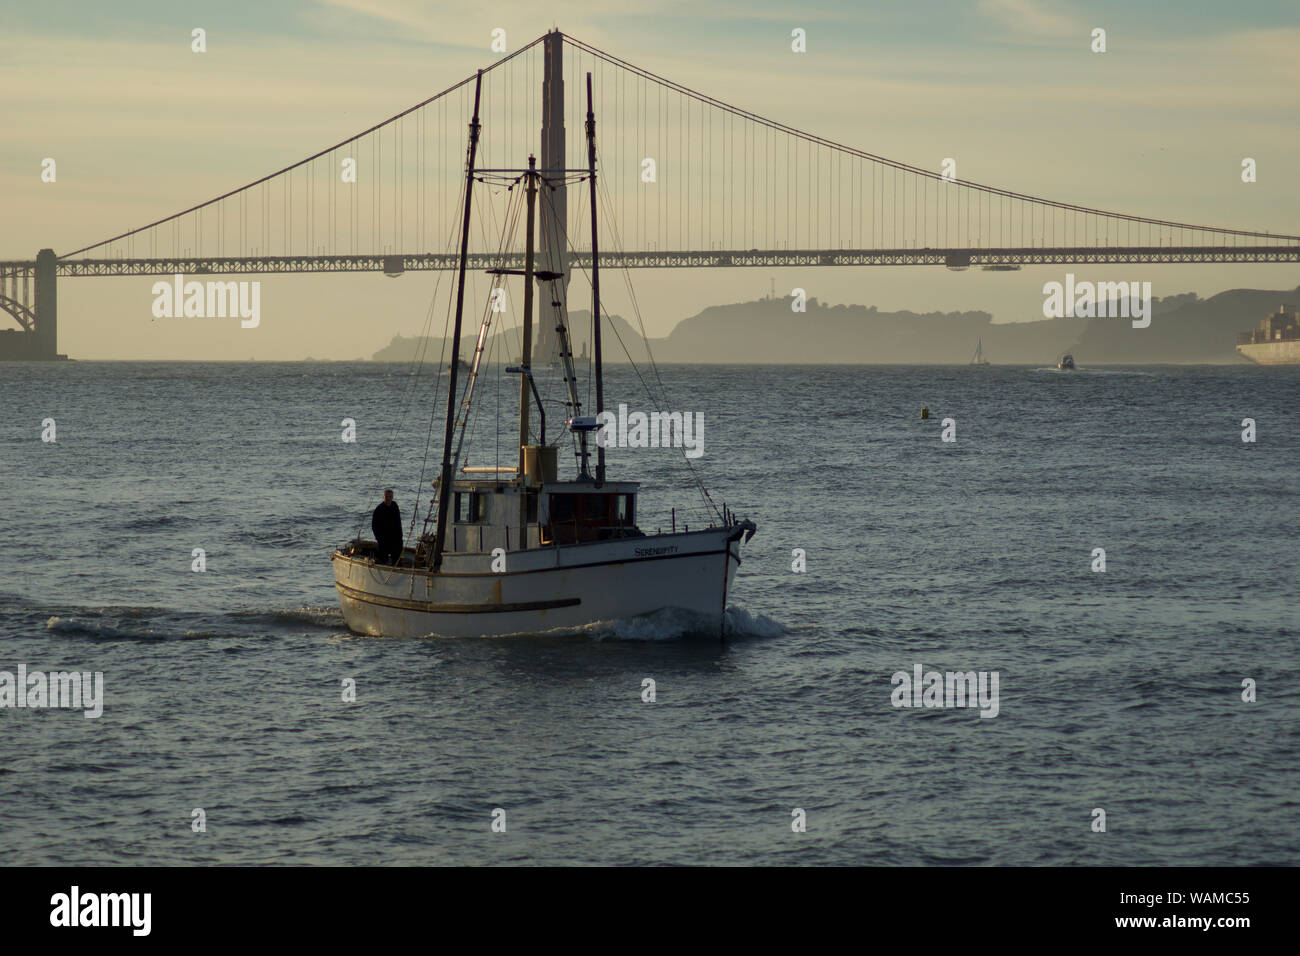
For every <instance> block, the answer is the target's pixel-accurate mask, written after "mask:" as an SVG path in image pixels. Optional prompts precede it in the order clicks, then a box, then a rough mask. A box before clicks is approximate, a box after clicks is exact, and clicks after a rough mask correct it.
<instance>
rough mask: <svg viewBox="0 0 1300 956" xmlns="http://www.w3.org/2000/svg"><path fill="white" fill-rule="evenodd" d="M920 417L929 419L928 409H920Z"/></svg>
mask: <svg viewBox="0 0 1300 956" xmlns="http://www.w3.org/2000/svg"><path fill="white" fill-rule="evenodd" d="M921 417H922V418H929V417H930V409H928V408H922V409H921Z"/></svg>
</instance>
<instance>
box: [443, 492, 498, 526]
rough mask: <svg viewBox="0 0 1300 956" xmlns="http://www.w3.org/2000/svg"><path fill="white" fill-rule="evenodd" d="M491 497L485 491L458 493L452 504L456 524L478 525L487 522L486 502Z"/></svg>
mask: <svg viewBox="0 0 1300 956" xmlns="http://www.w3.org/2000/svg"><path fill="white" fill-rule="evenodd" d="M491 497H492V496H491V495H490V494H489V493H488V492H486V491H458V492H456V498H455V500H454V502H453V503H452V508H453V510H454V511H455V513H456V517H455V521H456V523H457V524H480V523H482V522H484V521H487V520H488V502H489V501H490V500H491Z"/></svg>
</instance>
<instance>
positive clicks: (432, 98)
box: [59, 36, 546, 259]
mask: <svg viewBox="0 0 1300 956" xmlns="http://www.w3.org/2000/svg"><path fill="white" fill-rule="evenodd" d="M545 39H546V38H545V36H540V37H538V38H537V39H536V40H533V41H532V42H531V43H528V44H525V45H524V46H521V47H520V48H519V49H518V50H515V51H514V52H513V53H510V54H508V55H506V56H503V57H502V58H501V59H499V60H497V61H496V62H495V63H493V64H492V65H491V66H488V67H485V68H484V69H483V71H482V72H483V73H490V72H491V71H493V70H495V69H498V68H499V67H502V66H504V65H505V64H506V63H508V62H510V61H511V60H513V59H514V58H515V57H517V56H519V55H520V54H522V53H526V52H527V51H528V50H531V49H532V48H533V47H535V46H537V44H539V43H541V42H542V41H543V40H545ZM472 82H474V77H473V76H467V77H466V78H465V79H463V80H461V81H460V82H459V83H453V84H452V85H451V86H449V87H447V88H446V89H445V90H442V91H441V92H439V93H435V94H434V95H433V96H430V97H429V98H428V99H425V100H421V101H420V102H419V103H416V104H415V105H414V106H411V107H408V108H407V109H404V110H402V111H401V112H400V113H395V114H393V115H392V116H390V117H388V119H386V120H382V121H381V122H378V123H376V124H375V125H374V126H371V127H370V128H369V129H365V130H362V131H361V132H360V133H357V134H356V135H355V136H349V137H348V138H347V139H345V140H342V141H341V142H338V143H335V144H334V145H333V146H329V147H326V148H325V149H322V150H320V151H319V152H316V153H313V154H312V155H310V156H308V157H307V158H306V159H300V160H299V161H298V162H296V163H293V164H291V165H289V166H285V167H284V168H283V169H277V170H276V171H275V172H273V173H268V174H267V175H265V176H263V177H262V178H260V179H255V180H253V181H252V182H251V183H247V184H245V185H243V186H239V187H237V188H235V189H232V190H230V191H229V192H225V193H222V194H221V195H220V196H214V197H213V198H212V199H209V200H207V201H206V202H201V203H199V204H198V205H196V206H190V207H189V208H188V209H183V210H181V211H180V212H177V213H173V214H172V215H170V216H164V217H163V218H162V219H158V220H155V221H154V222H151V223H149V224H148V225H144V226H138V227H136V228H135V229H128V230H127V231H126V232H124V233H121V234H119V235H116V236H113V237H112V238H109V239H104V240H101V241H100V242H95V243H92V244H90V245H88V246H82V247H81V248H80V249H76V250H74V251H72V252H65V253H63V254H62V255H61V256H59V258H60V259H67V258H70V257H71V256H76V255H80V254H81V253H83V252H88V251H89V250H91V249H98V248H99V247H100V246H106V245H108V244H109V243H113V242H117V241H118V240H120V239H126V238H129V237H130V236H134V235H136V234H137V233H141V232H144V231H146V230H148V229H153V228H154V227H155V226H161V225H163V224H164V223H168V222H172V221H173V220H176V219H180V218H181V217H182V216H188V215H189V214H190V213H192V212H197V211H198V210H200V209H203V208H205V207H207V206H211V205H214V204H216V203H219V202H222V201H223V200H226V199H229V198H230V197H231V196H235V195H238V194H239V193H242V192H245V191H247V190H249V189H252V188H253V187H254V186H260V185H262V183H265V182H269V181H270V180H272V179H275V178H276V177H277V176H282V175H284V174H285V173H287V172H291V171H293V170H295V169H297V168H298V167H300V166H305V165H307V164H308V163H310V162H312V161H314V160H317V159H320V158H321V157H322V156H328V155H329V154H330V153H332V152H334V151H335V150H338V149H341V148H343V147H344V146H347V145H349V144H350V143H355V142H356V141H357V140H359V139H362V138H363V137H366V136H369V135H370V134H371V133H373V132H375V131H376V130H381V129H383V128H384V127H385V126H388V125H389V124H391V123H395V122H397V121H398V120H400V119H401V118H402V117H404V116H408V115H410V114H411V113H414V112H415V111H416V110H419V109H423V108H424V107H426V106H428V105H429V104H430V103H433V102H435V101H437V100H440V99H442V98H443V97H444V96H447V95H448V94H450V93H454V92H456V91H457V90H459V89H461V88H462V87H464V86H468V85H469V84H470V83H472Z"/></svg>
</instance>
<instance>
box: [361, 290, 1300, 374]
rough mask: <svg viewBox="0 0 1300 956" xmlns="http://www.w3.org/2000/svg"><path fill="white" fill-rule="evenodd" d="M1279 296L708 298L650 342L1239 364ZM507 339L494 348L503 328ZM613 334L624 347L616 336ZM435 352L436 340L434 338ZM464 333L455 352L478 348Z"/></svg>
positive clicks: (616, 330)
mask: <svg viewBox="0 0 1300 956" xmlns="http://www.w3.org/2000/svg"><path fill="white" fill-rule="evenodd" d="M1280 303H1287V304H1288V305H1289V306H1291V307H1294V306H1295V305H1296V304H1297V303H1300V287H1297V288H1295V289H1286V290H1258V289H1234V290H1231V291H1229V292H1223V293H1220V294H1219V295H1216V296H1212V297H1211V298H1208V299H1201V298H1198V297H1197V296H1196V294H1195V293H1190V292H1189V293H1185V294H1183V295H1174V296H1167V297H1165V298H1163V299H1155V300H1154V304H1153V307H1152V318H1151V324H1150V326H1149V327H1147V328H1144V329H1135V328H1133V326H1132V323H1131V322H1130V321H1129V320H1128V319H1122V318H1116V319H1074V318H1065V319H1045V320H1040V321H1036V322H1008V323H998V324H995V323H994V322H993V317H992V316H991V315H990V314H989V313H987V312H978V311H975V312H924V313H916V312H910V311H902V312H881V311H879V310H877V309H876V307H875V306H862V305H834V306H829V305H826V304H824V303H822V302H819V301H818V300H817V299H809V300H808V302H807V311H806V312H793V311H791V308H790V306H791V300H790V299H788V298H767V299H759V300H757V301H754V302H738V303H734V304H731V305H717V306H709V307H708V308H706V309H705V310H704V311H702V312H700V313H699V314H698V315H694V316H691V317H690V318H688V319H685V320H683V321H682V322H680V323H678V325H677V326H676V327H675V328H674V329H673V330H672V332H671V333H670V334H669V335H668V336H667V337H666V338H662V339H651V340H650V342H649V345H650V348H651V350H652V351H653V353H654V357H655V359H656V360H657V361H659V362H664V363H709V364H713V363H738V364H742V363H760V364H761V363H771V364H836V363H840V364H846V363H847V364H852V363H879V364H925V365H930V364H935V365H943V364H965V363H967V362H969V361H970V358H971V354H972V353H973V352H974V350H975V343H976V341H982V342H983V346H984V354H985V356H987V357H988V359H989V361H991V362H992V363H994V364H995V365H996V364H999V363H1006V364H1013V365H1014V364H1026V365H1032V364H1046V363H1049V362H1054V361H1055V360H1056V358H1057V356H1059V355H1060V354H1061V353H1062V352H1073V353H1074V355H1075V357H1076V359H1078V361H1079V363H1080V364H1081V365H1087V364H1091V365H1121V364H1138V365H1141V364H1159V363H1186V364H1237V363H1240V362H1244V361H1245V359H1242V358H1241V357H1240V356H1239V355H1237V353H1236V351H1235V345H1236V336H1237V333H1238V332H1244V331H1246V330H1247V329H1250V328H1253V327H1254V326H1255V325H1256V324H1257V323H1258V322H1259V321H1260V320H1261V319H1263V318H1264V317H1265V316H1267V315H1268V314H1269V313H1271V312H1273V311H1275V310H1276V309H1277V307H1278V305H1279V304H1280ZM571 326H572V328H573V336H574V350H575V351H576V352H581V350H582V348H583V345H584V344H587V347H588V348H590V345H589V344H588V343H589V339H590V317H589V315H588V313H586V312H581V311H579V312H574V313H573V314H572V316H571ZM502 335H506V336H507V337H508V338H507V340H506V343H505V345H506V348H505V350H504V352H503V351H501V347H502V344H503V343H502V340H501V336H502ZM603 342H604V352H605V360H606V361H607V362H611V363H619V362H626V361H627V355H626V354H625V353H624V351H623V348H624V346H625V347H626V348H627V349H628V350H629V351H630V353H631V356H632V358H633V359H634V360H635V361H636V362H638V363H641V362H643V361H645V358H646V351H645V344H644V343H643V342H642V340H641V336H640V333H639V332H636V331H633V329H632V327H631V326H630V325H629V324H628V323H627V322H626V321H624V320H623V319H621V318H617V317H616V318H614V319H613V320H611V324H610V326H607V327H606V329H605V331H604V335H603ZM620 342H621V343H622V344H620ZM419 343H420V340H419V339H418V338H403V337H401V336H395V337H394V339H393V341H392V342H391V343H389V345H387V346H386V347H385V348H383V349H381V350H380V351H378V352H376V353H375V355H374V358H375V360H376V361H411V360H412V358H413V357H414V356H415V354H416V350H417V348H418V346H419ZM430 346H431V349H432V351H431V352H430V355H432V356H433V357H434V360H435V361H436V357H437V356H438V355H439V354H440V350H441V348H442V340H441V339H434V340H432V341H431V342H430ZM495 346H496V348H497V349H498V351H497V353H496V354H497V355H498V356H501V355H503V354H504V355H505V356H507V357H508V359H509V360H510V361H515V360H516V358H517V350H518V331H517V330H513V329H512V330H510V331H509V332H508V333H498V335H497V336H496V341H495ZM473 347H474V338H473V337H472V336H466V337H465V339H464V340H463V342H462V345H461V354H462V355H463V356H465V357H466V358H469V357H471V356H472V354H473Z"/></svg>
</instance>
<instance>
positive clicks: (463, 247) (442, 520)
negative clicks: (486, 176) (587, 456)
mask: <svg viewBox="0 0 1300 956" xmlns="http://www.w3.org/2000/svg"><path fill="white" fill-rule="evenodd" d="M482 90H483V71H482V70H479V71H478V76H477V78H476V79H475V80H474V117H473V119H471V120H470V122H469V158H468V160H467V161H466V164H465V215H464V217H463V218H462V219H461V225H460V271H459V277H458V281H459V285H458V287H457V289H456V322H455V325H454V327H453V329H452V333H451V377H450V378H449V379H448V380H447V428H446V432H445V433H444V436H443V440H442V471H441V473H440V475H439V478H438V530H437V532H436V537H435V538H434V540H433V570H434V571H438V570H440V569H441V568H442V552H443V550H444V548H443V546H444V544H445V542H446V536H447V506H448V505H450V504H451V494H452V491H451V478H452V476H451V439H452V433H453V432H454V430H455V427H456V373H457V371H459V368H458V366H459V365H460V320H461V316H462V315H463V314H464V311H465V266H466V264H467V263H468V262H469V214H470V208H471V207H470V194H471V193H472V192H473V190H474V155H475V153H476V152H477V151H478V133H479V122H478V105H479V94H480V93H481V92H482Z"/></svg>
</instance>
